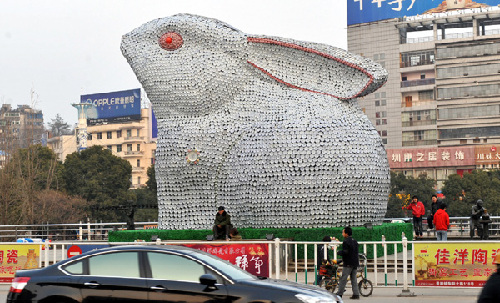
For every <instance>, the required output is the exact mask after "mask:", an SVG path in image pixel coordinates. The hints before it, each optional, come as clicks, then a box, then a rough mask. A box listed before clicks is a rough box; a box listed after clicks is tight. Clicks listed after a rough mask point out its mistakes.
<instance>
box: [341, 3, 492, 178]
mask: <svg viewBox="0 0 500 303" xmlns="http://www.w3.org/2000/svg"><path fill="white" fill-rule="evenodd" d="M480 2H481V3H475V2H473V1H471V0H460V1H455V0H453V1H450V0H448V1H442V3H435V2H433V1H420V2H415V1H405V2H402V1H392V2H385V1H383V0H382V1H363V0H349V2H348V10H349V11H348V14H349V17H348V23H349V25H348V29H347V36H348V49H349V51H351V52H353V53H357V54H360V55H363V56H365V57H368V58H371V59H373V60H374V61H376V62H378V63H380V64H381V65H382V66H384V67H385V68H386V69H387V71H388V72H389V78H388V81H387V83H386V85H385V86H384V87H382V88H381V89H379V90H378V91H377V92H375V93H374V94H371V95H369V96H367V97H365V98H363V99H361V100H360V101H359V104H360V106H361V107H362V108H363V110H364V111H365V113H366V115H367V116H368V117H369V118H370V120H371V121H372V122H373V124H374V126H375V127H376V129H377V130H378V132H379V134H380V136H381V137H382V141H383V143H384V144H385V146H386V148H387V151H388V158H389V162H390V164H391V168H392V169H394V170H400V171H404V172H405V173H406V174H411V175H414V176H417V175H418V174H421V173H426V174H427V175H428V176H430V177H432V178H435V179H436V180H437V181H438V188H439V187H440V185H441V182H442V181H443V180H445V179H446V178H447V176H448V175H449V174H452V173H462V172H463V171H469V170H471V169H475V168H486V169H488V168H498V167H499V163H500V154H499V153H498V152H497V145H498V146H499V147H500V8H499V7H498V1H490V0H483V1H480ZM438 4H439V5H438ZM489 5H492V6H489ZM485 155H486V156H485ZM482 157H483V158H482ZM484 157H487V158H484Z"/></svg>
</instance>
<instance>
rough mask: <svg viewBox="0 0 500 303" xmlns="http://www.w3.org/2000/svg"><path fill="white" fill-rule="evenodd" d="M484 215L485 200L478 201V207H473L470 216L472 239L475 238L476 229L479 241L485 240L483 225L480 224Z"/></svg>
mask: <svg viewBox="0 0 500 303" xmlns="http://www.w3.org/2000/svg"><path fill="white" fill-rule="evenodd" d="M483 213H484V209H483V200H481V199H478V200H477V201H476V205H474V206H472V214H471V216H470V238H471V239H472V238H474V229H477V235H478V236H479V239H482V238H483V225H482V224H481V223H479V220H480V219H481V216H482V215H483Z"/></svg>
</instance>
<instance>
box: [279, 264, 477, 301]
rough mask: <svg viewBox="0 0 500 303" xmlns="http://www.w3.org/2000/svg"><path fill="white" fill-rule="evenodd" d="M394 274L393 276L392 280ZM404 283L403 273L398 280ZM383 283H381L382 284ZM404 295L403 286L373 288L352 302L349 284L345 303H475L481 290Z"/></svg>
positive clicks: (292, 275)
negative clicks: (370, 292) (369, 294)
mask: <svg viewBox="0 0 500 303" xmlns="http://www.w3.org/2000/svg"><path fill="white" fill-rule="evenodd" d="M393 275H394V274H392V276H391V278H392V277H393ZM304 278H305V276H304V273H303V272H301V273H300V275H299V277H298V279H299V281H298V282H299V283H304V282H305V281H304ZM373 278H374V277H373V273H369V274H368V279H371V280H372V282H374V280H373ZM280 279H286V277H285V273H284V272H283V273H282V274H281V275H280ZM307 279H308V280H307V282H308V283H307V284H312V283H314V273H313V272H308V273H307ZM379 279H380V278H379ZM288 280H289V281H295V273H294V272H292V273H291V272H288ZM398 280H399V281H400V282H399V283H402V281H403V279H402V273H401V274H400V277H399V278H398ZM380 282H381V281H379V283H380ZM402 293H403V287H402V286H397V287H394V286H378V287H374V288H373V294H372V295H371V296H369V297H361V299H360V300H350V299H349V297H350V296H352V290H351V284H350V282H348V283H347V287H346V292H345V293H344V296H343V300H344V302H367V303H368V302H370V303H422V302H429V303H450V302H451V303H466V302H467V303H475V302H476V301H477V298H478V296H479V294H480V293H481V289H480V288H465V287H462V288H451V287H449V288H442V287H409V293H413V294H414V295H415V296H414V297H398V295H401V294H402Z"/></svg>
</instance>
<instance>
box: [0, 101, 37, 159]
mask: <svg viewBox="0 0 500 303" xmlns="http://www.w3.org/2000/svg"><path fill="white" fill-rule="evenodd" d="M44 132H45V130H44V127H43V114H42V111H41V110H37V109H32V108H31V107H30V106H28V105H19V106H18V107H17V108H12V106H11V105H10V104H3V105H2V107H1V108H0V150H4V151H5V152H7V153H9V152H11V151H12V150H15V149H18V148H26V147H28V146H29V145H30V144H41V143H42V138H43V134H44Z"/></svg>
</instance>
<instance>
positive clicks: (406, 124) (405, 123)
mask: <svg viewBox="0 0 500 303" xmlns="http://www.w3.org/2000/svg"><path fill="white" fill-rule="evenodd" d="M436 121H437V120H436V119H429V120H416V121H403V122H402V126H403V127H410V126H422V125H433V124H436Z"/></svg>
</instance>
